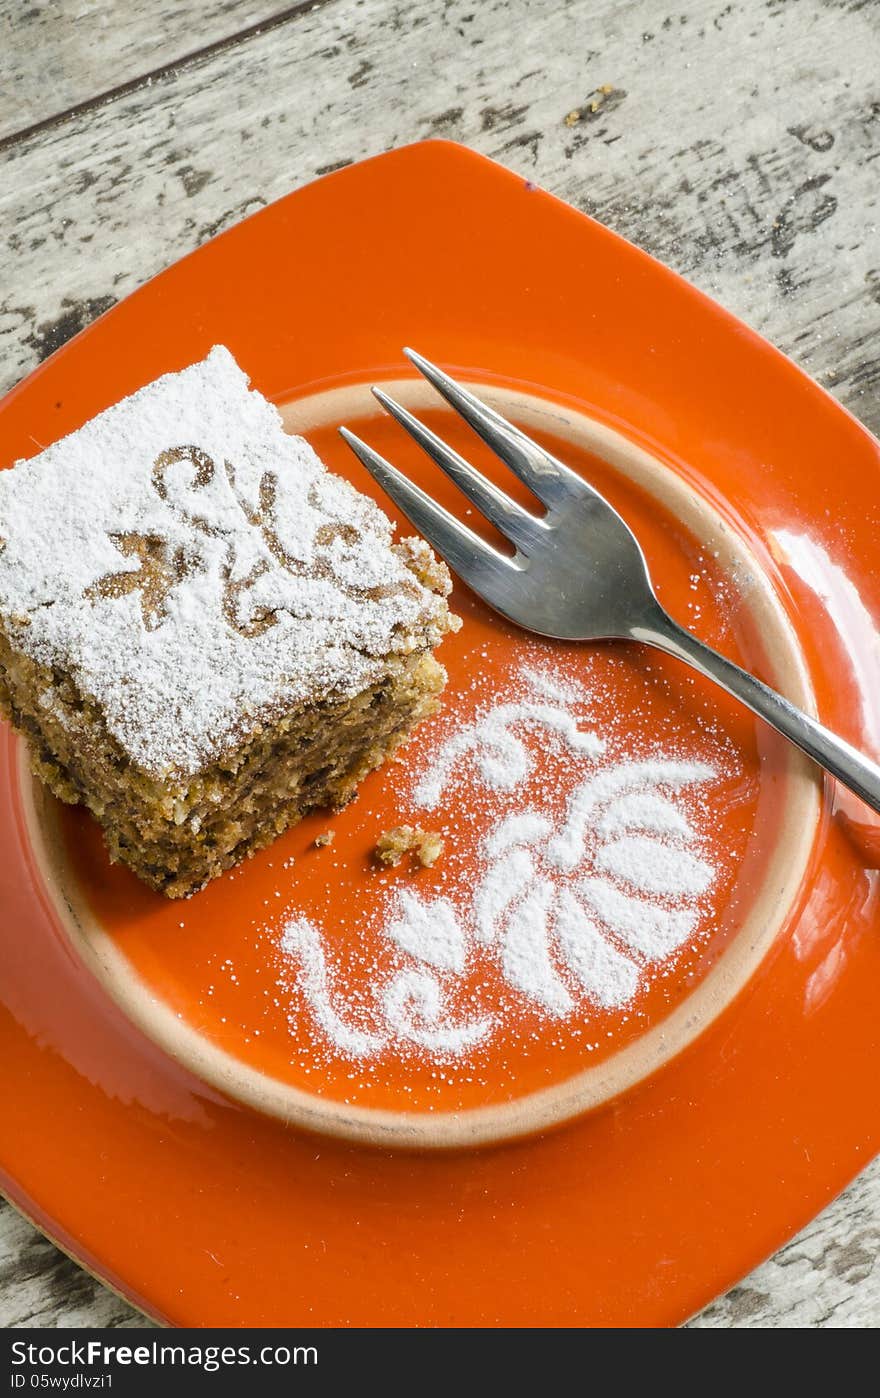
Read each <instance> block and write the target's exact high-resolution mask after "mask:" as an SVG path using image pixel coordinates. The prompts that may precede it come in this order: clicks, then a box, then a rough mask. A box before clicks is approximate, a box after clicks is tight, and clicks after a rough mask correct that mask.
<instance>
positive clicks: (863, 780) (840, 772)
mask: <svg viewBox="0 0 880 1398" xmlns="http://www.w3.org/2000/svg"><path fill="white" fill-rule="evenodd" d="M630 635H631V637H632V639H633V640H634V641H643V642H645V643H646V644H648V645H652V646H657V647H658V648H659V649H660V650H663V651H666V652H667V654H668V655H674V656H676V657H677V659H679V660H684V661H686V662H687V663H688V665H692V666H693V668H694V669H695V670H698V671H699V673H700V674H701V675H706V676H708V678H709V679H710V680H714V681H715V683H716V684H720V685H721V688H722V689H726V690H727V692H728V694H732V695H733V696H734V698H735V699H739V700H740V701H741V702H742V703H743V704H745V705H746V707H747V708H749V709H751V710H752V712H753V713H756V714H758V715H759V716H760V717H761V718H763V719H765V720H766V722H767V723H769V724H771V726H772V727H773V728H775V729H777V731H778V732H780V733H782V734H783V736H784V737H786V738H789V739H790V740H791V742H793V743H794V744H795V745H796V746H797V747H799V748H800V749H801V751H802V752H805V753H806V754H807V756H808V757H811V758H812V759H813V761H814V762H818V763H819V765H820V767H824V768H825V770H826V771H827V772H830V773H831V775H832V776H833V777H837V779H838V781H841V782H843V785H844V786H846V787H848V788H849V790H850V791H854V792H855V794H856V796H859V797H861V799H862V800H863V801H864V802H866V803H867V805H869V806H870V807H871V809H872V810H874V811H877V812H878V813H880V766H878V765H877V763H875V762H871V761H870V759H869V758H867V757H864V756H863V755H862V754H861V753H860V752H858V751H857V749H856V748H854V747H852V746H851V744H849V743H847V742H844V740H843V738H838V737H837V736H836V734H834V733H832V732H830V731H829V729H827V728H824V727H823V726H822V724H821V723H817V722H816V720H815V719H814V718H810V717H809V715H808V714H805V713H803V711H802V710H801V709H799V708H798V707H797V706H796V705H795V704H792V703H790V702H789V700H788V699H785V698H783V696H782V695H781V694H777V693H776V691H775V690H774V689H771V688H770V687H769V685H766V684H762V683H761V681H760V680H756V679H755V677H754V675H750V674H749V673H748V671H747V670H743V669H741V668H740V666H739V665H734V663H733V661H732V660H727V659H726V658H725V657H724V656H723V655H719V654H718V652H717V651H715V650H712V648H711V646H707V645H704V644H703V642H702V641H698V640H697V638H696V636H692V635H691V633H690V631H686V630H685V629H684V627H682V626H679V625H678V622H676V621H673V620H672V617H670V616H668V615H667V614H666V612H664V611H662V610H661V609H659V608H658V614H657V615H656V617H655V616H653V615H652V618H651V621H650V622H648V623H647V624H646V625H644V626H636V627H633V629H632V630H631V632H630Z"/></svg>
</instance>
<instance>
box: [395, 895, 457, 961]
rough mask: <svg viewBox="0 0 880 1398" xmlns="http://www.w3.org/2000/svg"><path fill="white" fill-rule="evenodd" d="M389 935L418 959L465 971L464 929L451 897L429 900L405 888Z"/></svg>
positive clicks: (398, 898) (398, 900)
mask: <svg viewBox="0 0 880 1398" xmlns="http://www.w3.org/2000/svg"><path fill="white" fill-rule="evenodd" d="M385 935H386V937H388V938H389V939H390V940H391V941H392V942H396V943H397V945H398V946H399V947H400V948H401V950H402V951H406V952H409V954H410V955H411V956H413V957H415V958H416V960H418V961H426V962H427V963H428V964H429V965H430V966H436V967H437V968H438V969H439V970H441V971H454V972H456V974H458V975H461V973H462V971H463V970H464V963H465V954H466V948H465V937H464V932H463V931H462V928H461V924H460V923H459V920H458V914H457V912H456V910H455V907H454V906H453V904H452V903H450V901H449V899H448V898H432V899H430V900H428V899H423V898H418V897H416V895H415V894H414V893H410V892H409V891H408V890H407V889H402V890H401V892H400V893H399V894H398V896H397V909H396V914H392V918H391V921H390V922H389V923H388V925H387V927H386V928H385Z"/></svg>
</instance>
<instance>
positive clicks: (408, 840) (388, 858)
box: [373, 825, 445, 869]
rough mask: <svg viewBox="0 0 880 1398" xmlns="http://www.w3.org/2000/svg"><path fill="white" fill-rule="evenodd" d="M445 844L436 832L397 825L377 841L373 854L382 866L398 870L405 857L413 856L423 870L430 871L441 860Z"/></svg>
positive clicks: (415, 826) (414, 826)
mask: <svg viewBox="0 0 880 1398" xmlns="http://www.w3.org/2000/svg"><path fill="white" fill-rule="evenodd" d="M444 848H445V842H444V840H443V839H442V837H441V836H440V835H438V834H437V832H436V830H422V829H421V828H420V827H419V826H417V825H395V826H394V827H393V829H391V830H386V831H385V832H384V834H382V835H380V836H379V839H378V840H377V841H376V845H375V848H374V850H373V854H374V856H375V858H376V860H377V861H378V862H379V863H380V864H384V865H385V866H386V867H387V868H391V869H393V868H396V867H397V865H398V864H399V863H400V861H401V860H402V859H403V857H404V856H405V855H407V854H410V855H412V857H413V859H414V860H416V861H417V862H418V863H419V864H421V866H422V868H423V869H430V868H431V867H432V866H433V865H434V864H436V863H437V860H438V859H439V858H440V856H441V854H442V853H443V850H444Z"/></svg>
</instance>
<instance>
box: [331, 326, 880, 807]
mask: <svg viewBox="0 0 880 1398" xmlns="http://www.w3.org/2000/svg"><path fill="white" fill-rule="evenodd" d="M405 353H406V354H407V356H408V357H409V359H410V360H411V362H412V363H413V364H414V365H415V367H416V368H417V369H418V370H419V371H420V372H421V373H422V374H423V375H424V376H425V378H426V379H427V380H428V381H429V383H431V384H433V386H434V388H436V390H437V391H438V393H440V394H441V395H442V396H443V397H444V398H445V399H446V401H447V403H449V404H450V405H451V407H453V408H454V409H455V410H456V412H458V413H460V414H461V416H462V417H463V418H464V420H465V422H466V423H467V424H468V425H469V426H470V427H472V428H473V430H474V431H475V432H476V433H477V435H478V436H480V437H481V438H482V439H483V441H484V442H485V443H486V444H487V446H489V447H490V448H491V449H492V450H493V451H494V452H495V453H496V454H497V455H498V456H499V457H500V458H501V460H502V461H503V462H504V464H505V466H507V467H509V469H510V470H511V471H512V472H513V473H514V475H516V476H518V477H519V479H520V480H521V481H523V482H524V484H525V485H526V486H528V488H529V490H530V491H531V492H532V494H533V495H534V496H535V497H536V499H537V500H538V501H540V503H541V504H542V505H543V506H544V507H545V512H544V513H542V514H538V513H532V511H531V510H526V509H523V507H522V506H521V505H519V504H517V503H516V502H515V501H514V500H511V499H510V498H509V497H508V496H507V495H505V493H504V491H502V490H499V489H498V487H497V486H495V485H493V483H492V482H491V481H489V480H487V478H486V477H485V476H484V475H483V474H482V473H481V472H480V471H477V470H475V469H474V467H473V466H471V465H469V463H468V462H467V461H465V460H464V458H463V457H461V456H459V454H458V453H457V452H455V451H453V450H452V448H451V447H449V446H448V445H447V444H446V443H445V442H444V441H443V440H442V438H440V437H438V436H437V434H436V433H435V432H432V431H431V430H430V429H429V428H427V427H426V426H425V425H424V423H422V422H420V421H419V420H418V418H416V417H413V415H412V413H410V412H408V411H407V410H406V408H404V407H402V406H401V405H400V404H399V403H397V402H395V401H394V399H393V398H389V397H388V395H387V394H386V393H383V392H382V391H381V389H378V388H374V389H373V393H374V394H375V396H376V398H377V399H378V400H379V402H380V403H381V404H382V407H383V408H385V409H386V410H387V411H388V412H389V413H390V414H391V416H392V417H393V418H395V419H396V420H397V421H398V422H399V423H400V425H401V427H404V428H405V429H406V431H407V432H409V434H410V435H411V436H412V437H413V438H414V439H415V441H416V442H417V443H418V444H419V446H420V447H422V448H423V449H424V450H425V451H426V452H427V454H428V456H429V457H430V458H431V459H432V461H434V462H436V464H437V465H438V466H439V467H440V468H441V470H443V471H445V472H446V474H447V475H448V476H450V477H451V478H452V480H453V481H454V482H455V484H456V485H457V486H458V487H459V489H460V490H461V491H462V492H463V493H464V494H465V495H466V496H467V498H468V499H469V500H470V501H471V502H472V504H473V505H475V506H476V508H477V509H478V510H480V511H481V512H482V514H483V515H485V517H486V519H488V520H489V521H490V522H491V523H492V524H494V525H495V526H496V528H497V529H499V530H500V532H501V533H502V534H503V535H504V536H505V537H506V538H507V539H508V540H509V541H510V543H511V544H513V545H514V547H515V549H516V553H515V554H514V555H513V556H512V557H511V556H508V555H506V554H504V553H501V552H500V551H499V550H498V549H495V548H493V547H492V545H491V544H489V543H487V542H486V541H485V540H484V539H481V538H480V537H479V536H478V535H476V534H475V533H473V531H472V530H470V529H468V528H467V526H466V525H464V524H462V523H461V522H460V521H459V520H458V519H456V518H455V516H454V515H451V514H450V513H449V511H448V510H445V509H444V508H443V507H442V506H441V505H438V504H437V502H436V501H435V500H432V499H431V497H430V495H428V494H427V493H426V492H425V491H424V490H421V489H420V488H419V487H418V486H417V485H414V484H413V483H412V481H410V480H409V479H408V478H407V477H406V476H404V475H403V474H402V473H401V472H400V471H398V470H397V469H396V468H395V467H394V466H392V465H391V464H390V463H389V462H388V461H386V460H385V459H384V457H382V456H380V455H379V453H378V452H376V451H374V450H373V448H372V447H370V446H368V445H367V443H366V442H363V441H361V439H360V438H359V437H356V436H355V435H354V433H352V432H349V431H348V430H347V428H345V427H341V428H340V429H339V430H340V433H341V435H342V436H343V438H344V439H345V441H346V442H347V443H348V445H349V446H350V447H351V449H352V451H354V453H355V455H356V456H357V457H358V458H359V459H360V461H361V462H362V463H363V464H364V466H365V467H366V468H367V470H368V471H369V472H370V473H371V475H372V476H374V478H375V479H376V480H377V481H378V482H379V484H380V485H381V486H382V487H383V488H384V489H385V490H386V491H387V493H388V494H389V495H390V496H391V498H392V500H394V501H395V502H396V503H397V504H398V505H399V506H400V508H401V509H402V510H403V511H404V513H405V514H406V515H407V516H408V517H409V519H410V520H411V521H412V523H413V524H414V525H415V527H416V528H417V529H418V530H419V531H420V533H422V534H423V535H424V536H425V538H426V539H427V540H428V542H429V543H430V544H431V545H432V546H433V548H434V549H435V550H436V551H437V553H439V554H440V555H441V557H443V558H445V560H446V562H447V563H448V564H449V565H450V567H451V568H453V569H454V570H455V572H456V573H458V575H459V577H460V578H461V579H462V580H463V581H464V582H465V583H467V585H468V586H469V587H470V588H472V589H473V591H474V592H475V593H476V594H477V595H478V596H479V597H481V598H482V599H483V601H485V602H488V603H489V605H490V606H491V607H494V608H495V609H496V610H497V611H499V612H501V614H502V615H503V616H505V617H508V618H509V619H510V620H511V621H513V622H515V623H516V624H517V625H518V626H521V627H523V628H524V629H526V630H528V631H535V632H537V633H538V634H539V635H541V636H552V637H556V638H558V639H565V640H578V641H596V640H610V639H621V640H627V641H641V642H643V643H644V644H647V645H652V646H657V647H658V648H659V649H660V650H663V651H666V652H667V653H668V654H669V655H674V656H676V657H677V658H678V659H679V660H684V661H686V662H687V663H688V664H689V665H692V666H693V667H694V669H695V670H698V671H699V672H700V674H701V675H707V676H708V677H709V679H712V680H715V682H716V683H717V684H720V685H721V687H722V688H723V689H726V690H727V691H728V692H729V693H730V694H732V695H734V696H735V697H736V698H737V699H739V700H741V701H742V703H743V704H745V705H747V706H748V708H750V709H751V710H752V711H753V712H754V713H756V714H759V715H760V717H761V718H763V719H765V720H766V721H767V722H768V723H770V724H772V726H773V727H774V728H776V729H778V731H779V732H780V733H782V734H784V735H785V737H786V738H789V739H790V740H791V741H792V742H793V743H795V744H796V745H797V746H798V747H799V748H801V750H802V751H803V752H805V753H807V754H808V756H810V757H811V758H813V759H814V761H816V762H818V763H819V764H820V765H821V766H822V767H824V768H825V769H826V770H827V771H828V772H830V773H831V774H832V775H833V776H835V777H837V778H838V779H839V780H840V781H841V782H843V784H844V785H845V786H847V787H849V789H850V790H851V791H854V792H855V793H856V795H857V796H860V797H861V799H862V800H863V801H865V802H867V804H868V805H869V806H871V807H872V808H873V809H874V810H875V811H878V812H880V767H878V766H877V765H876V764H875V763H873V762H871V761H870V760H869V759H868V758H866V757H864V756H862V754H860V753H859V752H858V751H857V750H856V749H855V748H854V747H852V746H851V745H850V744H849V743H847V742H844V740H843V739H842V738H839V737H837V736H836V735H835V734H833V733H831V732H830V731H829V730H828V729H827V728H824V727H823V726H822V725H821V724H820V723H817V722H816V720H815V719H812V718H810V717H809V715H807V714H805V713H803V712H802V711H801V710H800V709H798V708H797V707H796V706H795V705H794V704H791V703H789V701H788V700H787V699H785V698H783V696H782V695H781V694H777V693H776V692H775V691H774V690H772V689H770V688H769V687H768V686H767V685H765V684H762V683H761V681H760V680H757V679H755V677H754V675H750V674H749V673H748V672H747V671H746V670H743V669H741V668H740V667H739V666H738V665H734V664H733V662H732V661H730V660H727V659H725V657H724V656H723V655H719V654H718V652H717V651H714V650H712V649H711V648H710V647H709V646H707V645H704V644H703V642H702V641H699V640H697V638H696V636H693V635H691V633H690V632H689V631H686V630H684V628H683V627H681V626H679V625H678V623H677V622H675V621H673V619H672V617H670V616H669V615H668V614H667V612H665V611H664V610H663V608H662V607H661V605H660V603H659V602H658V601H657V598H656V596H655V594H654V589H653V587H652V585H651V579H650V577H649V575H648V567H647V564H646V562H645V557H644V554H643V553H642V550H641V548H640V547H639V544H638V542H637V540H636V538H635V536H634V535H633V533H632V531H631V530H630V529H629V527H628V526H627V525H626V524H625V523H624V521H623V520H622V519H621V517H620V515H619V514H618V513H617V511H616V510H615V509H613V508H612V506H611V505H609V503H608V501H607V500H606V499H605V498H604V496H602V495H600V494H599V492H598V491H597V490H594V489H593V487H592V486H590V485H588V484H587V482H586V481H585V480H583V479H582V477H580V476H579V475H577V474H576V473H575V472H574V471H572V470H571V469H570V468H569V467H568V466H566V465H564V464H563V462H561V461H559V460H557V458H556V457H555V456H552V455H551V454H550V453H549V452H548V451H545V450H544V448H543V447H541V446H539V445H538V443H537V442H534V441H532V439H531V438H530V437H527V436H526V435H525V433H524V432H521V431H520V430H519V428H517V427H514V426H513V425H512V424H511V423H509V422H507V421H506V419H505V418H503V417H501V415H500V414H499V413H496V412H495V411H494V410H493V409H492V408H489V407H487V406H486V404H485V403H481V402H480V400H479V399H478V398H476V397H475V396H474V395H473V394H472V393H469V392H468V390H467V389H465V388H462V387H461V385H460V384H458V383H456V382H455V380H454V379H452V378H450V377H449V375H448V374H445V373H444V372H443V371H442V370H441V369H438V368H437V366H436V365H434V364H431V363H430V361H429V360H427V359H424V358H423V357H422V356H421V355H420V354H416V353H415V351H414V350H409V349H408V350H406V351H405Z"/></svg>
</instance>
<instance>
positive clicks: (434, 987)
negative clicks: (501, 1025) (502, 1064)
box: [382, 970, 492, 1057]
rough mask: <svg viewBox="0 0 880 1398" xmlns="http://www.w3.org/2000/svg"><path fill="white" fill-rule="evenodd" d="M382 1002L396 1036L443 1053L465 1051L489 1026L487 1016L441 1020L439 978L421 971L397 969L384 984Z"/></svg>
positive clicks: (483, 1034)
mask: <svg viewBox="0 0 880 1398" xmlns="http://www.w3.org/2000/svg"><path fill="white" fill-rule="evenodd" d="M382 1003H383V1006H384V1009H385V1014H386V1017H387V1020H388V1023H389V1025H390V1026H391V1028H392V1030H393V1031H394V1033H395V1034H396V1035H397V1036H398V1038H400V1039H403V1040H405V1041H409V1042H410V1043H413V1044H418V1045H419V1047H420V1048H424V1049H428V1050H429V1051H430V1052H432V1053H436V1054H440V1055H443V1056H447V1055H449V1056H452V1057H454V1056H456V1055H458V1054H461V1053H465V1052H466V1051H467V1050H468V1049H469V1048H472V1047H473V1046H474V1045H475V1044H478V1043H480V1042H481V1040H483V1039H485V1038H486V1036H487V1034H489V1032H490V1030H491V1028H492V1020H491V1018H489V1017H488V1016H486V1017H484V1018H482V1019H476V1020H470V1021H463V1022H460V1023H453V1022H451V1021H449V1020H445V1021H444V1019H443V1013H442V994H441V990H440V985H439V982H438V981H437V979H436V977H435V976H431V975H427V974H425V972H423V971H415V970H411V971H399V972H398V974H397V975H396V976H395V977H394V979H393V980H392V981H391V982H390V983H389V984H388V985H387V986H386V987H385V990H384V991H383V993H382Z"/></svg>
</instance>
